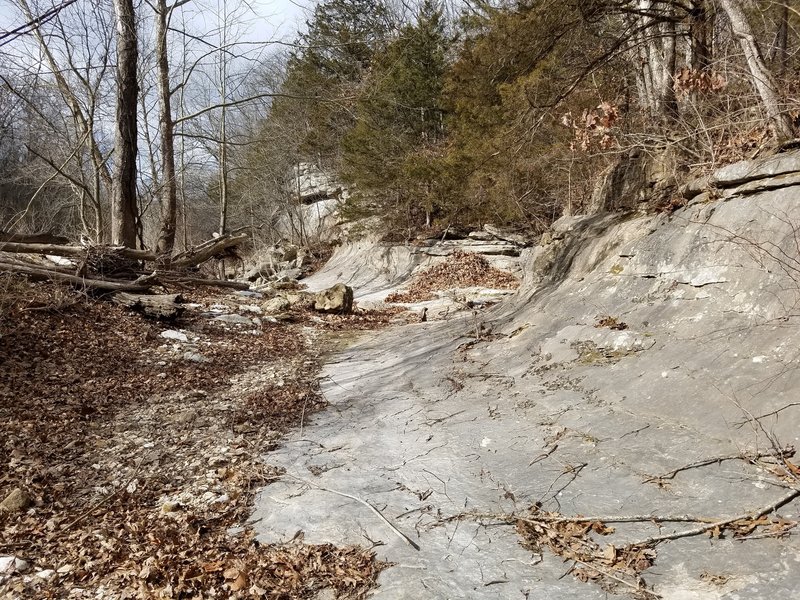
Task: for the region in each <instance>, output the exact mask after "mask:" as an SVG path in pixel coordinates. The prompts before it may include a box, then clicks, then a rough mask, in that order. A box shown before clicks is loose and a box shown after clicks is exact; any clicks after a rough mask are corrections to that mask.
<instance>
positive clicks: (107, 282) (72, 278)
mask: <svg viewBox="0 0 800 600" xmlns="http://www.w3.org/2000/svg"><path fill="white" fill-rule="evenodd" d="M0 271H7V272H10V273H21V274H23V275H26V276H27V277H28V278H29V279H32V280H34V281H62V282H65V283H71V284H73V285H75V286H78V287H82V288H85V289H90V290H102V291H116V292H146V291H147V290H148V289H149V288H150V285H152V284H150V285H148V284H137V283H131V282H130V281H120V280H114V279H86V278H85V277H78V276H77V275H68V274H66V273H61V272H59V271H54V270H49V269H41V268H38V267H29V266H26V265H22V264H20V263H17V262H15V263H11V262H4V261H0Z"/></svg>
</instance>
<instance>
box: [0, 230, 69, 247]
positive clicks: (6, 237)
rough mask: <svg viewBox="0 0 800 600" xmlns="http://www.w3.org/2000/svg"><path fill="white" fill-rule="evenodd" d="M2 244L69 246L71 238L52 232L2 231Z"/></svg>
mask: <svg viewBox="0 0 800 600" xmlns="http://www.w3.org/2000/svg"><path fill="white" fill-rule="evenodd" d="M0 242H17V243H20V244H62V245H64V244H69V238H65V237H64V236H61V235H55V234H53V233H50V232H40V233H9V232H8V231H0Z"/></svg>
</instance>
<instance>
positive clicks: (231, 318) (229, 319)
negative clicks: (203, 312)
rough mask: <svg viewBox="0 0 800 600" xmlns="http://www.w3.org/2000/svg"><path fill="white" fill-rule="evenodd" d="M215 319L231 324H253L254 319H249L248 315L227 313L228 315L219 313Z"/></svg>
mask: <svg viewBox="0 0 800 600" xmlns="http://www.w3.org/2000/svg"><path fill="white" fill-rule="evenodd" d="M214 320H215V321H221V322H222V323H229V324H231V325H252V324H253V321H252V320H251V319H248V318H247V317H243V316H242V315H234V314H227V315H219V316H216V317H214Z"/></svg>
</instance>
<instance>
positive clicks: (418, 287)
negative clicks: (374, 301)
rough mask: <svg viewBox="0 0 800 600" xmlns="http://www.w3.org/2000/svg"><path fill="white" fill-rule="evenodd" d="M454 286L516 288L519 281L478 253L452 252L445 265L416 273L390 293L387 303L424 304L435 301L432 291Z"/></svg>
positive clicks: (440, 264)
mask: <svg viewBox="0 0 800 600" xmlns="http://www.w3.org/2000/svg"><path fill="white" fill-rule="evenodd" d="M457 287H486V288H492V289H499V290H507V289H516V288H517V287H519V280H518V279H517V278H516V277H514V276H513V275H511V273H508V272H506V271H501V270H500V269H497V268H495V267H492V266H491V265H490V264H489V261H487V260H486V258H484V257H483V256H481V255H480V254H473V253H469V252H454V253H453V254H451V255H450V256H448V257H447V260H445V261H444V262H442V263H439V264H438V265H434V266H432V267H430V268H428V269H425V270H424V271H421V272H420V273H417V274H416V275H415V276H414V278H413V279H412V281H411V284H410V285H409V286H408V288H407V289H405V290H403V291H399V292H394V293H392V294H389V296H387V297H386V302H390V303H411V302H424V301H426V300H432V299H433V298H435V295H434V293H433V292H435V291H439V290H446V289H450V288H457Z"/></svg>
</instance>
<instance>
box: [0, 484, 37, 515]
mask: <svg viewBox="0 0 800 600" xmlns="http://www.w3.org/2000/svg"><path fill="white" fill-rule="evenodd" d="M30 505H31V499H30V497H29V496H28V495H27V494H26V493H25V492H24V491H22V490H21V489H20V488H14V489H13V490H11V493H10V494H9V495H8V496H6V498H5V500H3V502H2V503H0V511H3V512H10V513H15V512H20V511H23V510H25V509H26V508H28V507H29V506H30Z"/></svg>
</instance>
